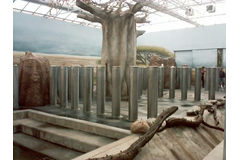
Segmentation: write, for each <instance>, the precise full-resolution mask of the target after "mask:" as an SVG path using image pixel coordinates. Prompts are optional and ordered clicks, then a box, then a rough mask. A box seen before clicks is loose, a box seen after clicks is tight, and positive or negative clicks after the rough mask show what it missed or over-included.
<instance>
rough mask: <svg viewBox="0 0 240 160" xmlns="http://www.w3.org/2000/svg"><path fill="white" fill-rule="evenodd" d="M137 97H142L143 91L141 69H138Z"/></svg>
mask: <svg viewBox="0 0 240 160" xmlns="http://www.w3.org/2000/svg"><path fill="white" fill-rule="evenodd" d="M138 77H139V78H138V92H137V93H138V96H139V97H140V96H141V95H142V90H143V68H142V67H138Z"/></svg>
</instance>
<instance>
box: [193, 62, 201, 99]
mask: <svg viewBox="0 0 240 160" xmlns="http://www.w3.org/2000/svg"><path fill="white" fill-rule="evenodd" d="M201 70H202V68H201V67H198V68H195V89H194V100H195V101H200V100H201Z"/></svg>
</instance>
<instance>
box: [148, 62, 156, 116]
mask: <svg viewBox="0 0 240 160" xmlns="http://www.w3.org/2000/svg"><path fill="white" fill-rule="evenodd" d="M156 86H158V67H157V66H149V67H148V91H147V96H148V97H147V101H148V105H147V118H155V117H157V110H158V87H156Z"/></svg>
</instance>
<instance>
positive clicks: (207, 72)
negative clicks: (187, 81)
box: [204, 68, 210, 91]
mask: <svg viewBox="0 0 240 160" xmlns="http://www.w3.org/2000/svg"><path fill="white" fill-rule="evenodd" d="M209 80H210V68H206V75H205V86H204V87H205V90H206V91H208V90H209V84H210V83H209Z"/></svg>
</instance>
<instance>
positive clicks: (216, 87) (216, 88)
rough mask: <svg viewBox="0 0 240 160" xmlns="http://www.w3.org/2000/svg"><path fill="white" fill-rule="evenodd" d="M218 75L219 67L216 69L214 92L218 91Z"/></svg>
mask: <svg viewBox="0 0 240 160" xmlns="http://www.w3.org/2000/svg"><path fill="white" fill-rule="evenodd" d="M219 74H220V67H216V82H215V84H216V86H215V90H216V91H219Z"/></svg>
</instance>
